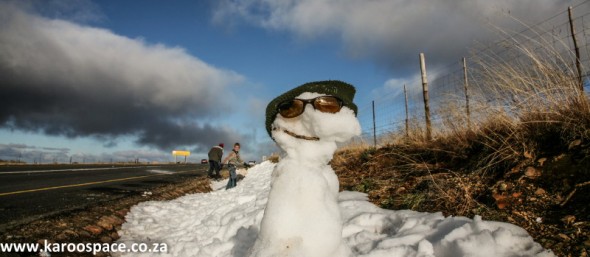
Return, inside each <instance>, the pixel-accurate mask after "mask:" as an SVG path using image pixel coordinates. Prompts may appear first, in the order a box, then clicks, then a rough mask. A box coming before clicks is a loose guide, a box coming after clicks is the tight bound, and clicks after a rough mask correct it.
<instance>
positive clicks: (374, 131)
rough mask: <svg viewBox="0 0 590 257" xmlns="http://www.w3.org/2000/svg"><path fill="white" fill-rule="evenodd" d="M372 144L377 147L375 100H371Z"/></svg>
mask: <svg viewBox="0 0 590 257" xmlns="http://www.w3.org/2000/svg"><path fill="white" fill-rule="evenodd" d="M373 146H374V147H375V148H377V129H376V128H375V101H373Z"/></svg>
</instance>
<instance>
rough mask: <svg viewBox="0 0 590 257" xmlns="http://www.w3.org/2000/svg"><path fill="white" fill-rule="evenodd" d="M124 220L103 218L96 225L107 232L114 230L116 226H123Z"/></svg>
mask: <svg viewBox="0 0 590 257" xmlns="http://www.w3.org/2000/svg"><path fill="white" fill-rule="evenodd" d="M123 222H124V221H123V220H122V219H120V218H118V217H116V216H114V215H110V216H102V217H101V218H100V220H99V221H98V222H97V223H96V225H98V226H100V227H102V228H104V229H105V230H113V228H114V227H115V226H118V225H121V224H123Z"/></svg>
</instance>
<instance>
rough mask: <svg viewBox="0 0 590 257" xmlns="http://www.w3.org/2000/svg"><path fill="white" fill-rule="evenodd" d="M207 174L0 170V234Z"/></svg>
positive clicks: (86, 168) (89, 168) (201, 169)
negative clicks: (60, 213) (32, 221)
mask: <svg viewBox="0 0 590 257" xmlns="http://www.w3.org/2000/svg"><path fill="white" fill-rule="evenodd" d="M207 168H208V165H202V164H191V165H160V166H158V165H151V166H136V165H127V166H111V165H57V166H56V165H46V166H40V165H37V166H32V165H31V166H13V167H7V166H1V167H0V232H2V231H3V230H4V229H6V228H7V227H10V226H13V225H16V224H21V223H24V222H27V221H30V220H34V219H36V218H39V217H42V216H45V215H51V214H55V213H59V212H62V211H64V210H72V209H77V208H83V207H84V206H88V205H91V204H96V203H99V202H103V201H109V200H113V199H117V198H120V197H123V196H128V195H133V194H142V193H143V192H145V191H149V190H150V189H151V188H153V187H156V186H159V185H163V184H167V183H173V182H178V181H182V180H185V179H187V178H189V177H195V176H203V175H205V174H206V170H207Z"/></svg>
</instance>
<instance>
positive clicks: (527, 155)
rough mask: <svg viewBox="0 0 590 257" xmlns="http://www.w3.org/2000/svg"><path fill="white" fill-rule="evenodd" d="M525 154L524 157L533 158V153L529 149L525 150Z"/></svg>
mask: <svg viewBox="0 0 590 257" xmlns="http://www.w3.org/2000/svg"><path fill="white" fill-rule="evenodd" d="M523 155H524V158H527V159H532V158H533V154H532V153H531V152H529V151H524V153H523Z"/></svg>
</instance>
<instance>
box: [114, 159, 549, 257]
mask: <svg viewBox="0 0 590 257" xmlns="http://www.w3.org/2000/svg"><path fill="white" fill-rule="evenodd" d="M274 167H275V164H273V163H270V162H264V163H261V164H259V165H256V166H255V167H253V168H250V169H249V170H248V173H247V176H246V177H245V178H244V179H243V180H241V181H239V182H238V186H237V187H235V188H232V189H229V190H225V184H226V183H227V180H223V181H219V182H213V183H212V185H211V186H212V188H213V189H214V190H215V191H213V192H210V193H199V194H192V195H187V196H184V197H180V198H178V199H175V200H172V201H150V202H144V203H140V204H138V205H136V206H134V207H133V208H132V209H131V210H130V212H129V213H128V214H127V216H126V223H124V224H123V226H122V229H121V231H119V233H120V235H121V238H120V239H119V242H123V243H126V244H128V245H129V246H130V245H131V244H132V243H166V244H167V245H168V250H169V252H168V253H167V254H159V253H158V254H155V253H151V254H150V253H141V254H139V253H125V254H124V255H123V256H247V253H248V249H250V247H252V245H253V244H254V242H255V240H256V237H257V235H258V231H259V226H260V222H261V220H262V216H263V213H264V208H265V206H266V202H267V199H268V194H269V189H270V180H271V174H272V170H273V168H274ZM338 200H339V207H340V211H341V214H342V219H343V227H344V228H343V233H342V237H343V239H344V240H345V242H346V243H347V244H348V246H349V247H350V248H351V249H352V250H353V253H354V254H355V255H357V256H373V257H377V256H444V257H447V256H448V257H451V256H452V257H457V256H486V257H487V256H490V257H491V256H494V257H501V256H543V257H544V256H555V255H553V253H552V252H550V251H547V250H544V249H543V248H542V247H541V246H540V245H539V244H538V243H536V242H534V241H533V239H532V238H531V237H530V236H529V235H528V233H527V232H526V231H525V230H524V229H522V228H520V227H517V226H514V225H512V224H508V223H503V222H494V221H483V220H482V219H481V217H479V216H475V217H474V218H473V219H469V218H465V217H444V216H443V215H442V214H441V213H423V212H415V211H410V210H397V211H394V210H385V209H381V208H379V207H377V206H375V205H373V204H372V203H370V202H368V201H367V196H366V194H363V193H358V192H348V191H345V192H341V193H340V194H339V199H338ZM117 256H120V255H117Z"/></svg>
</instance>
